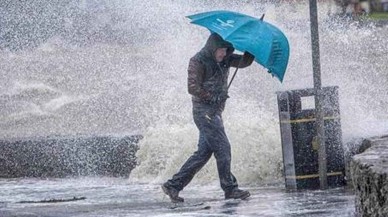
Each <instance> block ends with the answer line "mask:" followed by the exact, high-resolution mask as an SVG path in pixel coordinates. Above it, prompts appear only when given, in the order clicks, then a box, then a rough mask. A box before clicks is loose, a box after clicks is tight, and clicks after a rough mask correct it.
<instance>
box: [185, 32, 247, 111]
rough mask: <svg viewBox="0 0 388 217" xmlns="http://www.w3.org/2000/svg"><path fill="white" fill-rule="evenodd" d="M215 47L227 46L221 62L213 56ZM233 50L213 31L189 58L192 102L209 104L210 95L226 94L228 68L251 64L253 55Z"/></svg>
mask: <svg viewBox="0 0 388 217" xmlns="http://www.w3.org/2000/svg"><path fill="white" fill-rule="evenodd" d="M217 48H228V49H227V55H226V57H225V58H224V60H223V61H222V62H221V63H217V62H216V59H215V56H214V53H215V51H216V50H217ZM233 51H234V48H233V46H232V44H230V43H229V42H227V41H224V40H223V39H222V38H221V37H220V36H219V35H218V34H216V33H213V34H211V35H210V37H209V39H208V40H207V42H206V44H205V47H204V48H202V50H201V51H200V52H198V53H197V54H196V55H195V56H194V57H192V58H191V59H190V63H189V68H188V91H189V93H190V94H191V95H192V100H193V102H198V103H207V104H209V103H210V102H211V99H212V97H215V96H217V95H220V94H224V95H227V91H228V76H229V68H230V67H236V68H237V67H238V68H245V67H247V66H249V65H251V64H252V62H253V60H254V56H252V55H251V54H249V53H247V52H246V53H244V55H237V54H233ZM222 104H223V105H219V106H221V107H222V109H223V107H224V104H225V101H223V102H222Z"/></svg>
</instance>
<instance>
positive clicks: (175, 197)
mask: <svg viewBox="0 0 388 217" xmlns="http://www.w3.org/2000/svg"><path fill="white" fill-rule="evenodd" d="M162 189H163V192H164V193H165V194H167V195H168V196H169V197H170V200H171V202H173V203H183V202H184V199H183V198H182V197H179V191H177V190H176V189H174V188H173V187H170V186H168V184H167V183H164V184H163V185H162Z"/></svg>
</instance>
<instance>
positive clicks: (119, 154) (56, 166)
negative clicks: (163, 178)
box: [0, 136, 142, 178]
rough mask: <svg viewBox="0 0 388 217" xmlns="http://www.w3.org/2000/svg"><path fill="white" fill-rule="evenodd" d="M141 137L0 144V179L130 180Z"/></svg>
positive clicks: (13, 140) (85, 137) (73, 137)
mask: <svg viewBox="0 0 388 217" xmlns="http://www.w3.org/2000/svg"><path fill="white" fill-rule="evenodd" d="M141 138H142V137H141V136H123V137H112V136H71V137H63V136H59V137H58V136H56V137H44V138H22V139H10V140H4V139H3V140H0V178H16V177H66V176H93V175H102V176H124V177H127V176H129V174H130V172H131V170H132V169H133V168H135V166H136V156H135V154H136V152H137V150H138V145H137V143H138V142H139V140H140V139H141Z"/></svg>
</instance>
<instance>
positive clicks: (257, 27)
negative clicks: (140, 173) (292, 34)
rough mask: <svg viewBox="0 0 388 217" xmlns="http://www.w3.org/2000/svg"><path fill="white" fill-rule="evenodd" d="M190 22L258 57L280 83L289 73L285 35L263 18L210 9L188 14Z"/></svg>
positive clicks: (288, 50) (259, 61) (258, 60)
mask: <svg viewBox="0 0 388 217" xmlns="http://www.w3.org/2000/svg"><path fill="white" fill-rule="evenodd" d="M187 17H188V18H189V19H191V23H193V24H197V25H200V26H203V27H206V28H207V29H209V30H210V31H211V32H215V33H217V34H219V35H220V36H221V37H222V38H223V39H224V40H225V41H228V42H230V43H232V44H233V46H234V48H235V49H237V50H239V51H242V52H245V51H248V52H249V53H251V54H253V55H254V56H255V61H256V62H258V63H259V64H260V65H262V66H264V67H265V68H267V69H268V72H270V73H271V74H272V75H273V76H276V77H277V78H278V79H279V80H280V81H281V82H282V81H283V77H284V73H285V72H286V68H287V64H288V57H289V53H290V48H289V44H288V40H287V38H286V36H285V35H284V34H283V33H282V32H281V31H280V30H279V29H278V28H276V27H275V26H273V25H271V24H269V23H267V22H265V21H263V20H262V18H261V19H257V18H255V17H251V16H248V15H245V14H240V13H236V12H231V11H210V12H205V13H199V14H194V15H190V16H187Z"/></svg>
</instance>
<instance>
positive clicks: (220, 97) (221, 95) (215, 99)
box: [210, 92, 229, 104]
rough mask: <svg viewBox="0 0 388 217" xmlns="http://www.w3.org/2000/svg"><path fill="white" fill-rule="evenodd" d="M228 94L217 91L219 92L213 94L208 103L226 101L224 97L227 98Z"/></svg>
mask: <svg viewBox="0 0 388 217" xmlns="http://www.w3.org/2000/svg"><path fill="white" fill-rule="evenodd" d="M228 98H229V96H228V93H227V92H222V93H219V94H215V95H214V96H213V97H212V98H211V100H210V104H221V103H223V102H225V101H226V99H228Z"/></svg>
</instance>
